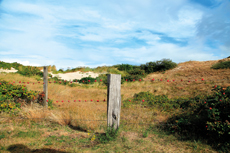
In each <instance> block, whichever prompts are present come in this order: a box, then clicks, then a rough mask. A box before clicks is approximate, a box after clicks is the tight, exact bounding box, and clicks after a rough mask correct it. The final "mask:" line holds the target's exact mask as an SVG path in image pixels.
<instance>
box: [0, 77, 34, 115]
mask: <svg viewBox="0 0 230 153" xmlns="http://www.w3.org/2000/svg"><path fill="white" fill-rule="evenodd" d="M36 95H37V93H36V92H35V91H28V90H27V88H26V87H25V86H22V85H17V86H15V85H13V84H11V83H8V82H6V81H0V112H1V111H2V112H11V113H15V112H16V111H18V108H20V107H21V103H20V99H25V100H27V101H32V100H35V97H36ZM17 100H19V101H17ZM14 101H15V102H14Z"/></svg>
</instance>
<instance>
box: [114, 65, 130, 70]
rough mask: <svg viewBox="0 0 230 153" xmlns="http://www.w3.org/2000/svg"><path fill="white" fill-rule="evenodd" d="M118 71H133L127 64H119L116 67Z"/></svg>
mask: <svg viewBox="0 0 230 153" xmlns="http://www.w3.org/2000/svg"><path fill="white" fill-rule="evenodd" d="M116 67H117V69H118V70H120V71H130V70H133V66H132V65H129V64H121V65H117V66H116Z"/></svg>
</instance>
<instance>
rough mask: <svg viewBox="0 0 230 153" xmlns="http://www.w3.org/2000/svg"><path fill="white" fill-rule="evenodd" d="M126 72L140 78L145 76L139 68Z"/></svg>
mask: <svg viewBox="0 0 230 153" xmlns="http://www.w3.org/2000/svg"><path fill="white" fill-rule="evenodd" d="M127 72H128V73H129V75H139V76H141V77H143V76H145V71H144V70H141V69H140V68H135V69H132V70H129V71H127Z"/></svg>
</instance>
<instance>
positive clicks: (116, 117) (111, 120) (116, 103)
mask: <svg viewBox="0 0 230 153" xmlns="http://www.w3.org/2000/svg"><path fill="white" fill-rule="evenodd" d="M120 112H121V75H120V74H109V75H108V88H107V127H112V128H113V129H115V130H117V129H118V128H119V123H120Z"/></svg>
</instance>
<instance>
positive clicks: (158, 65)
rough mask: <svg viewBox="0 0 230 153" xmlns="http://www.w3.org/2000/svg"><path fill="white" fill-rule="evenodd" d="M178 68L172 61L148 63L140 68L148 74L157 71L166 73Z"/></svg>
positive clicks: (164, 60)
mask: <svg viewBox="0 0 230 153" xmlns="http://www.w3.org/2000/svg"><path fill="white" fill-rule="evenodd" d="M176 66H177V64H176V63H174V62H172V60H170V59H162V60H160V61H156V62H148V63H146V64H142V65H141V66H140V67H141V69H142V70H145V72H146V73H148V74H149V73H153V72H156V71H166V70H169V69H173V68H175V67H176Z"/></svg>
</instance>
